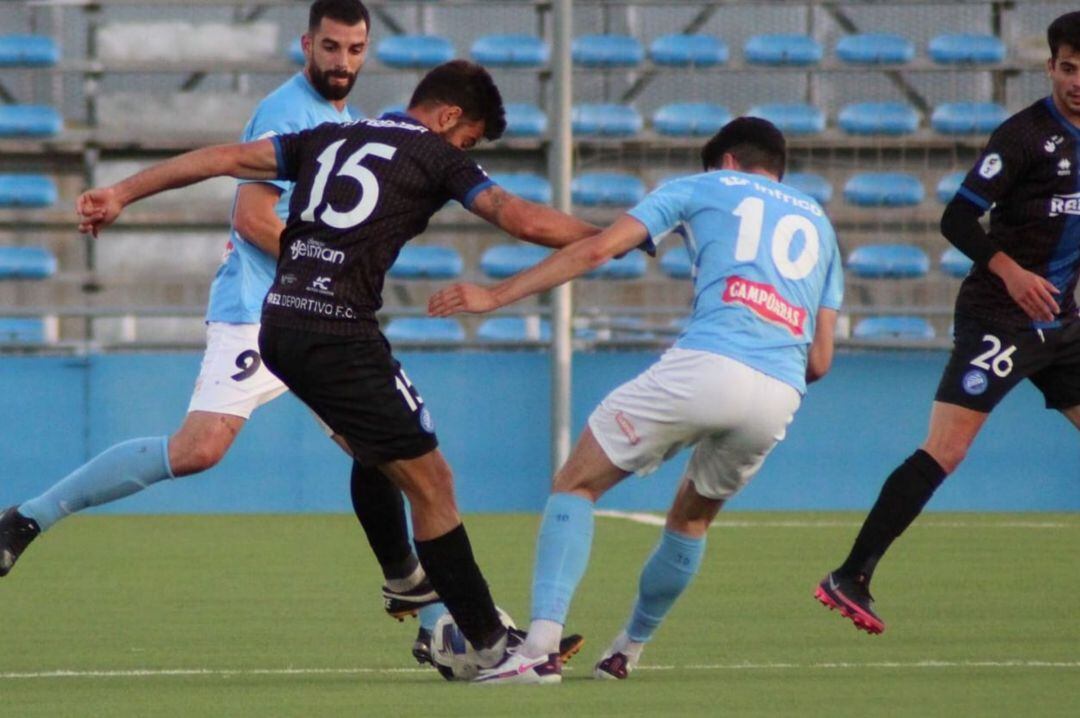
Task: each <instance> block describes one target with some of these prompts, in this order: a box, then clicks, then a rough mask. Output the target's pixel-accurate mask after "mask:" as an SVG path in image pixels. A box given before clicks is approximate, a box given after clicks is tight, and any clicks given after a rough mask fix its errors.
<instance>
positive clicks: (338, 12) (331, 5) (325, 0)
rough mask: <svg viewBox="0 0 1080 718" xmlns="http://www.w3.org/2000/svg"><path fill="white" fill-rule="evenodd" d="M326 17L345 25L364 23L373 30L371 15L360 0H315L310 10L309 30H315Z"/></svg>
mask: <svg viewBox="0 0 1080 718" xmlns="http://www.w3.org/2000/svg"><path fill="white" fill-rule="evenodd" d="M324 17H328V18H330V19H331V20H337V21H338V22H340V23H343V24H345V25H358V24H360V23H364V25H365V26H367V29H368V31H370V30H371V15H370V14H369V13H368V9H367V7H365V6H364V3H362V2H360V0H315V2H313V3H311V11H310V12H308V31H314V30H315V29H316V28H318V27H319V25H320V24H321V23H322V20H323V18H324Z"/></svg>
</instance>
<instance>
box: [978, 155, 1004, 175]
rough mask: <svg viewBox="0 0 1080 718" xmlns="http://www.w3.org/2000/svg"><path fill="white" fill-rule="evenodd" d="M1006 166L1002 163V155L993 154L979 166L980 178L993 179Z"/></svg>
mask: <svg viewBox="0 0 1080 718" xmlns="http://www.w3.org/2000/svg"><path fill="white" fill-rule="evenodd" d="M1004 166H1005V163H1003V162H1002V161H1001V155H999V154H998V153H997V152H991V153H990V154H988V155H987V156H986V157H985V158H984V159H983V161H982V164H981V165H979V176H980V177H982V178H983V179H992V178H994V177H996V176H997V175H998V173H1000V172H1001V168H1002V167H1004Z"/></svg>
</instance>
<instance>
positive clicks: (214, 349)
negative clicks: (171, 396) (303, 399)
mask: <svg viewBox="0 0 1080 718" xmlns="http://www.w3.org/2000/svg"><path fill="white" fill-rule="evenodd" d="M286 391H288V388H287V387H286V386H285V385H284V384H282V383H281V380H280V379H278V378H277V377H276V376H274V375H273V374H271V373H270V370H269V369H267V368H266V367H265V366H264V365H263V363H262V357H260V356H259V325H258V324H225V323H224V322H210V323H208V324H207V325H206V353H205V354H203V360H202V366H201V367H200V369H199V377H198V378H197V379H196V380H195V391H194V392H193V393H192V394H191V403H190V404H189V405H188V411H189V412H191V411H212V412H215V413H217V414H230V415H232V416H239V417H243V418H244V419H247V418H249V417H250V416H251V412H253V411H255V408H256V407H259V406H262V405H263V404H265V403H266V402H268V401H271V400H272V399H276V398H277V397H279V396H281V395H282V394H284V393H285V392H286Z"/></svg>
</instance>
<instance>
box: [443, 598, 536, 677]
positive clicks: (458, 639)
mask: <svg viewBox="0 0 1080 718" xmlns="http://www.w3.org/2000/svg"><path fill="white" fill-rule="evenodd" d="M495 610H496V611H498V612H499V620H501V621H502V623H503V625H504V626H506V627H507V628H515V625H514V619H512V618H510V614H508V613H507V612H506V611H504V610H502V609H501V608H499V607H497V606H496V608H495ZM431 658H432V660H433V661H434V662H435V669H436V670H438V671H439V674H440V675H442V677H443V678H445V679H446V680H448V681H471V680H472V679H473V678H476V674H477V673H479V672H480V666H479V665H478V663H477V656H476V651H474V650H473V647H472V645H471V644H470V643H469V642H468V641H467V640H465V634H463V633H462V632H461V629H460V628H458V625H457V621H455V620H454V617H453V616H451V615H450V614H449V613H444V614H443V615H442V616H440V617H439V620H438V621H437V622H436V623H435V628H434V629H433V630H432V632H431Z"/></svg>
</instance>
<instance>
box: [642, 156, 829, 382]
mask: <svg viewBox="0 0 1080 718" xmlns="http://www.w3.org/2000/svg"><path fill="white" fill-rule="evenodd" d="M630 215H631V216H632V217H634V218H635V219H637V220H638V221H640V222H641V223H642V224H644V225H645V227H646V228H647V229H648V231H649V236H650V238H651V240H652V241H653V242H654V243H655V242H656V241H657V240H658V239H661V238H663V236H664V235H665V234H668V233H669V232H671V235H668V236H673V235H680V236H681V237H682V238H683V241H684V242H685V244H686V249H687V251H688V252H689V254H690V261H691V266H692V267H693V269H692V272H693V277H694V306H693V313H692V314H691V315H690V321H689V323H688V324H687V326H686V329H685V330H684V331H683V332H682V334H681V335H680V336H679V338H678V340H677V341H676V342H675V346H676V347H679V348H682V349H696V350H699V351H708V352H712V353H714V354H721V355H723V356H727V357H730V358H732V359H735V360H737V361H740V362H742V363H744V364H746V365H748V366H750V367H752V368H754V369H757V370H758V371H760V372H762V373H764V374H767V375H769V376H772V377H775V378H776V379H779V380H781V381H783V382H785V383H787V384H790V385H791V386H793V387H794V388H795V389H797V390H798V391H799V392H805V391H806V356H807V350H808V348H809V345H810V342H811V341H812V340H813V338H814V326H815V320H816V317H817V312H818V309H819V308H821V307H826V308H829V309H839V308H840V303H841V301H842V299H843V293H844V284H843V268H842V266H841V260H840V253H839V250H838V248H837V245H836V233H835V232H834V230H833V227H832V224H831V223H830V222H829V220H828V218H826V216H825V212H824V211H823V210H822V209H821V206H820V205H819V204H818V203H817V202H815V201H814V200H813V199H811V198H810V197H808V196H807V195H806V194H804V193H802V192H799V191H798V190H796V189H794V188H792V187H789V186H787V185H784V184H781V183H779V182H774V181H772V180H770V179H768V178H766V177H763V176H761V175H757V174H746V173H743V172H732V171H728V170H721V171H716V172H706V173H704V174H699V175H694V176H691V177H684V178H681V179H677V180H673V181H671V182H668V183H666V184H664V185H662V186H660V187H658V188H657V189H656V190H654V191H653V192H651V193H650V194H649V196H648V197H646V198H645V199H644V200H642V201H641V203H639V204H638V205H637V206H636V207H634V208H633V209H632V210H630ZM672 230H674V231H672Z"/></svg>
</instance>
